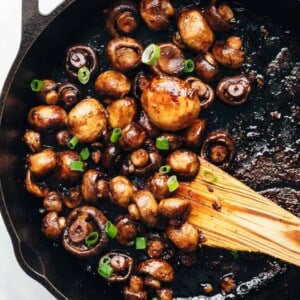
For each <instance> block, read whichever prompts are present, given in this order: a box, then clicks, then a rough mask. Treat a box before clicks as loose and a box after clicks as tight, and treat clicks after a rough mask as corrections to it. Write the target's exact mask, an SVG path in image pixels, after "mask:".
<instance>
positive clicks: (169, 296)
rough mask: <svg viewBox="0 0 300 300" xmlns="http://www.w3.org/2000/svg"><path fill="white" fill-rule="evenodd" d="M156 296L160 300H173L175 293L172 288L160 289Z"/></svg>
mask: <svg viewBox="0 0 300 300" xmlns="http://www.w3.org/2000/svg"><path fill="white" fill-rule="evenodd" d="M156 295H157V297H158V299H160V300H173V291H172V290H171V289H170V288H166V287H164V288H160V289H158V290H157V291H156Z"/></svg>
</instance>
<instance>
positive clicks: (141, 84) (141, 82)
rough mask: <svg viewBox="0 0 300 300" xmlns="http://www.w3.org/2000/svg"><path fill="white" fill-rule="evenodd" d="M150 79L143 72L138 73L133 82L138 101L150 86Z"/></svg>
mask: <svg viewBox="0 0 300 300" xmlns="http://www.w3.org/2000/svg"><path fill="white" fill-rule="evenodd" d="M150 79H151V78H150V77H149V76H148V75H146V74H145V73H144V72H143V71H140V72H138V73H137V74H136V75H135V77H134V80H133V95H134V97H136V98H137V99H139V98H140V97H141V93H142V91H143V90H144V89H145V88H146V87H147V86H148V85H149V83H150Z"/></svg>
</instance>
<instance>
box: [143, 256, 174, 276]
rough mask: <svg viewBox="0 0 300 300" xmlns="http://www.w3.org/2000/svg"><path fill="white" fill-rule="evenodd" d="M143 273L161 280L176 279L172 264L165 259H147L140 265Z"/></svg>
mask: <svg viewBox="0 0 300 300" xmlns="http://www.w3.org/2000/svg"><path fill="white" fill-rule="evenodd" d="M138 271H139V272H140V273H142V274H146V275H150V276H152V277H153V278H155V279H157V280H159V281H161V282H170V281H172V280H173V279H174V270H173V268H172V266H171V265H170V264H169V263H168V262H166V261H165V260H163V259H159V258H156V259H147V260H145V261H143V262H141V263H140V264H139V266H138Z"/></svg>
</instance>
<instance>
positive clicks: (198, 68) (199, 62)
mask: <svg viewBox="0 0 300 300" xmlns="http://www.w3.org/2000/svg"><path fill="white" fill-rule="evenodd" d="M194 63H195V72H196V74H197V75H198V76H199V78H200V79H202V80H203V81H205V82H210V81H213V80H215V79H216V78H217V77H218V75H219V73H220V68H219V64H218V62H217V60H216V59H215V58H214V56H213V55H212V54H211V53H209V52H206V53H200V54H198V55H197V56H196V57H195V58H194Z"/></svg>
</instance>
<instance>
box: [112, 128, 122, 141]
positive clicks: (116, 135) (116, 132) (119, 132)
mask: <svg viewBox="0 0 300 300" xmlns="http://www.w3.org/2000/svg"><path fill="white" fill-rule="evenodd" d="M121 135H122V130H121V128H114V130H113V132H112V134H111V137H110V141H111V142H112V143H116V142H117V141H118V140H119V138H120V137H121Z"/></svg>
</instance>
